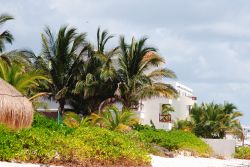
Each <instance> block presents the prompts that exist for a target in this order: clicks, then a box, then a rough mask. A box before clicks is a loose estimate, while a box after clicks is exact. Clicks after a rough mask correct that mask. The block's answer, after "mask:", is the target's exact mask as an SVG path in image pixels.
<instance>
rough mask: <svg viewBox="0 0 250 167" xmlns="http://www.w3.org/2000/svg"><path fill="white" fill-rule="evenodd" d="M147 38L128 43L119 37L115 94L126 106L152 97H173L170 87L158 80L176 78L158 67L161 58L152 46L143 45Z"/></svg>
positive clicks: (135, 104)
mask: <svg viewBox="0 0 250 167" xmlns="http://www.w3.org/2000/svg"><path fill="white" fill-rule="evenodd" d="M146 41H147V38H142V39H140V40H139V41H136V40H135V39H134V38H133V39H132V41H131V44H130V45H129V44H127V43H126V42H125V39H124V37H121V38H120V46H119V49H120V54H119V67H118V74H119V80H120V83H119V85H118V89H117V92H116V95H117V97H118V98H120V100H121V101H122V103H123V105H124V106H125V107H128V108H131V107H133V106H134V107H136V106H137V105H138V101H139V100H140V99H145V98H150V97H154V96H164V97H168V98H173V97H176V96H177V91H176V90H175V89H174V88H173V87H172V86H171V85H170V84H166V83H163V82H161V81H160V79H165V78H176V75H175V74H174V72H173V71H171V70H169V69H167V68H159V65H161V64H163V63H164V59H163V58H162V57H160V56H159V55H158V54H157V50H156V49H155V48H154V47H148V46H146Z"/></svg>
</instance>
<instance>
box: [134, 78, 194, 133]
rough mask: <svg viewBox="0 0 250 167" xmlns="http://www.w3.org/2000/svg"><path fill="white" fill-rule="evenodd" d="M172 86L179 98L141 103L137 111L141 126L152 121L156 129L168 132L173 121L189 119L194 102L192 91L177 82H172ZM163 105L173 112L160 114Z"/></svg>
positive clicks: (153, 99)
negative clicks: (169, 107) (172, 109)
mask: <svg viewBox="0 0 250 167" xmlns="http://www.w3.org/2000/svg"><path fill="white" fill-rule="evenodd" d="M172 85H173V86H174V88H175V89H176V90H177V91H178V92H179V98H177V99H173V100H171V99H168V98H164V97H159V98H151V99H149V100H145V101H142V105H141V107H140V109H139V115H140V120H141V123H142V124H148V125H150V124H151V121H152V122H153V124H154V125H155V127H156V128H157V129H165V130H170V129H171V128H172V126H173V122H174V121H176V120H185V119H189V112H190V109H191V106H192V105H194V103H195V102H196V97H194V96H193V90H192V89H190V88H188V87H187V86H185V85H182V84H180V83H178V82H174V83H172ZM164 104H169V105H171V106H172V107H173V108H174V110H175V111H174V112H171V113H170V115H166V114H162V105H164Z"/></svg>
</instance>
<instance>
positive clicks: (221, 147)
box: [203, 139, 236, 158]
mask: <svg viewBox="0 0 250 167" xmlns="http://www.w3.org/2000/svg"><path fill="white" fill-rule="evenodd" d="M203 140H204V141H205V142H206V143H207V144H208V145H209V146H210V147H211V148H212V149H213V151H214V155H217V156H223V157H225V158H231V157H233V155H234V153H235V147H236V140H230V139H203Z"/></svg>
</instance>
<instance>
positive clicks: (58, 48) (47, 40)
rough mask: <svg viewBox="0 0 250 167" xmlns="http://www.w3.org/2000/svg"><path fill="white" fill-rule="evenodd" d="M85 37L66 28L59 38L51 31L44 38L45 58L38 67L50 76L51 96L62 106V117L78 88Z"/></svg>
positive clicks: (39, 60)
mask: <svg viewBox="0 0 250 167" xmlns="http://www.w3.org/2000/svg"><path fill="white" fill-rule="evenodd" d="M85 36H86V34H85V33H80V34H78V33H77V32H76V29H75V28H68V27H67V26H63V27H61V28H60V30H59V32H58V34H57V35H56V36H54V35H53V33H52V32H51V30H50V29H49V28H48V27H47V28H46V29H45V33H43V34H42V49H43V50H42V56H40V57H38V59H37V61H36V63H35V64H36V66H37V67H40V68H42V69H43V70H44V71H45V72H47V73H48V74H49V75H50V78H51V80H52V83H51V84H50V86H49V90H48V91H49V92H51V93H52V95H53V97H54V98H55V99H56V101H57V102H58V103H59V108H58V110H59V112H60V114H63V113H64V105H65V104H66V100H67V99H68V97H69V96H70V94H71V92H72V90H73V89H74V87H75V84H76V79H77V78H76V77H77V75H78V74H79V73H80V71H79V67H80V66H82V63H83V54H84V52H85V51H86V50H87V49H86V47H85V46H84V43H85Z"/></svg>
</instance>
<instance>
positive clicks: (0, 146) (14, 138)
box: [0, 114, 150, 165]
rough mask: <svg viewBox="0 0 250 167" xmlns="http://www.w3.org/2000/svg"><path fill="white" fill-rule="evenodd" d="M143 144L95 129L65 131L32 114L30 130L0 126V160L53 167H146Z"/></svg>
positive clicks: (124, 135)
mask: <svg viewBox="0 0 250 167" xmlns="http://www.w3.org/2000/svg"><path fill="white" fill-rule="evenodd" d="M143 147H144V146H143V143H140V142H138V141H136V140H131V139H130V137H129V136H128V135H126V134H123V133H119V132H114V131H110V130H107V129H102V128H99V127H91V126H89V127H81V126H80V127H77V128H69V127H67V126H64V125H58V124H57V123H56V122H55V121H53V120H50V119H48V118H45V117H44V116H41V115H38V114H36V115H35V118H34V122H33V127H32V128H30V129H25V130H21V131H11V130H8V129H6V128H5V127H3V126H1V127H0V160H1V161H12V160H15V161H26V162H38V163H47V164H50V163H56V164H65V163H66V164H67V163H73V164H86V163H91V164H94V163H97V164H98V163H100V164H117V163H119V164H122V163H124V165H129V164H130V165H131V164H133V165H135V164H137V165H147V164H149V162H150V158H149V156H148V152H147V150H146V149H144V148H143Z"/></svg>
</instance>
